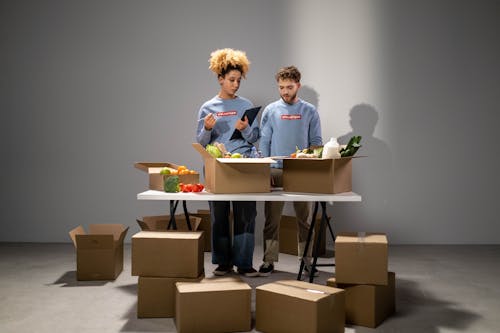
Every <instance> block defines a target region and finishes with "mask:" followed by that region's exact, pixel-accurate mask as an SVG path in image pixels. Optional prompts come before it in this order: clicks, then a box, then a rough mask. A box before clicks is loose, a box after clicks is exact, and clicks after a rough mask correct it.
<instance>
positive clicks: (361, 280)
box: [335, 232, 388, 286]
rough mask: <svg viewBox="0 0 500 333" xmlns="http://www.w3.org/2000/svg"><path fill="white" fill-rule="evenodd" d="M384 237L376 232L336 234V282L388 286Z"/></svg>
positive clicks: (385, 241)
mask: <svg viewBox="0 0 500 333" xmlns="http://www.w3.org/2000/svg"><path fill="white" fill-rule="evenodd" d="M387 248H388V245H387V237H386V235H385V234H381V233H380V234H379V233H364V232H360V233H355V232H343V233H339V234H338V235H337V237H336V238H335V278H336V280H337V283H349V284H375V285H384V286H385V285H387V283H388V281H387V276H388V275H387V273H388V258H387V256H388V253H387Z"/></svg>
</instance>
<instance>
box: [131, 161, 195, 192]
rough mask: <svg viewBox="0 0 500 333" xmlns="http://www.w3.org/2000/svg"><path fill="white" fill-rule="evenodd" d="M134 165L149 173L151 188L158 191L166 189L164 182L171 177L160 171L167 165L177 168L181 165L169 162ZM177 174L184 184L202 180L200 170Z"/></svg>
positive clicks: (138, 163)
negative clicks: (193, 172) (192, 172)
mask: <svg viewBox="0 0 500 333" xmlns="http://www.w3.org/2000/svg"><path fill="white" fill-rule="evenodd" d="M134 166H135V167H136V168H137V169H139V170H142V171H144V172H146V173H147V174H148V175H149V189H150V190H156V191H164V188H163V184H164V181H165V178H168V177H170V175H162V174H161V173H160V171H161V170H162V169H163V168H165V167H168V168H172V169H175V170H177V168H178V167H179V165H177V164H174V163H168V162H137V163H134ZM177 176H179V182H181V183H184V184H197V183H199V182H200V174H199V173H198V172H197V173H195V174H189V175H177Z"/></svg>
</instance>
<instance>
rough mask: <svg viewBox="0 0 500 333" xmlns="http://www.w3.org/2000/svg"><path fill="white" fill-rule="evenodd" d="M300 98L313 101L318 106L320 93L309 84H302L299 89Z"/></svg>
mask: <svg viewBox="0 0 500 333" xmlns="http://www.w3.org/2000/svg"><path fill="white" fill-rule="evenodd" d="M299 95H300V99H302V100H304V101H306V102H309V103H311V104H312V105H314V106H315V107H316V108H318V103H319V94H318V93H317V92H316V90H314V89H313V88H311V87H309V86H301V87H300V91H299Z"/></svg>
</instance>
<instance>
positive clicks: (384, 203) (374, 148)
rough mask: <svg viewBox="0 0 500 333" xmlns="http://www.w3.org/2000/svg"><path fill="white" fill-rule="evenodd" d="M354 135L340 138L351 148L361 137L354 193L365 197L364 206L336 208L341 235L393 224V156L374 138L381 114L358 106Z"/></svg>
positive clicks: (352, 117) (354, 111) (352, 118)
mask: <svg viewBox="0 0 500 333" xmlns="http://www.w3.org/2000/svg"><path fill="white" fill-rule="evenodd" d="M349 115H350V125H351V128H352V131H350V132H348V133H346V134H344V135H342V136H340V137H339V138H338V141H339V143H340V144H347V142H348V141H349V139H350V138H351V137H352V136H354V135H360V136H361V137H362V139H361V148H360V149H359V150H358V152H357V154H356V156H365V157H362V158H358V159H354V160H353V175H352V179H353V184H352V189H353V191H354V192H356V193H358V194H360V195H361V196H362V198H363V199H362V202H361V203H342V204H337V205H335V208H334V213H333V219H334V220H335V226H336V229H337V231H368V232H370V231H372V232H386V230H381V227H380V226H381V225H384V224H387V222H388V220H390V215H391V214H390V211H391V209H390V202H391V200H390V197H391V190H392V185H391V182H392V180H391V173H392V162H391V159H392V157H391V152H390V150H389V147H388V145H387V144H386V143H385V142H384V141H382V140H380V139H379V138H376V137H375V136H374V132H375V127H376V125H377V122H378V119H379V113H378V111H377V110H376V109H375V107H373V106H372V105H369V104H358V105H355V106H354V107H353V108H352V109H351V111H350V113H349Z"/></svg>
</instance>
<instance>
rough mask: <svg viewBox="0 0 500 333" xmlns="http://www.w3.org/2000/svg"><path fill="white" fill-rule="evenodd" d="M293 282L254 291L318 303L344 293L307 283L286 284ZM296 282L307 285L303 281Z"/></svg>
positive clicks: (268, 285) (269, 284) (275, 283)
mask: <svg viewBox="0 0 500 333" xmlns="http://www.w3.org/2000/svg"><path fill="white" fill-rule="evenodd" d="M293 281H296V280H290V281H276V282H271V283H267V284H264V285H261V286H259V287H257V288H256V290H262V291H269V292H273V293H278V294H283V295H287V296H290V297H296V298H300V299H304V300H308V301H312V302H318V301H319V300H321V299H323V298H325V297H328V296H330V295H334V294H337V293H342V292H344V291H343V290H342V289H337V288H333V287H327V286H322V285H318V284H313V283H308V285H302V284H299V283H287V282H293ZM296 282H302V283H307V282H303V281H296Z"/></svg>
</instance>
